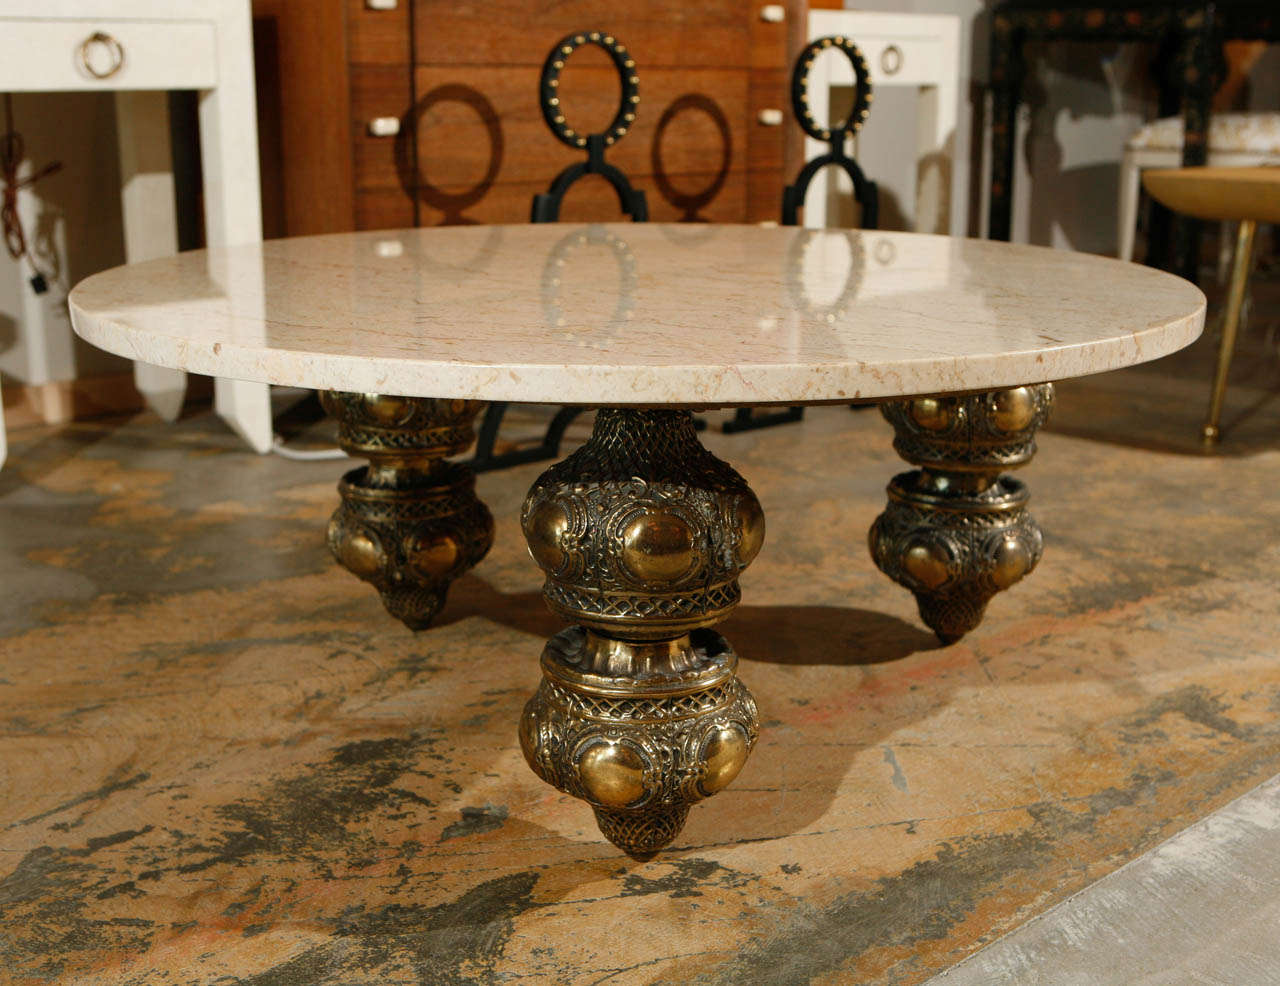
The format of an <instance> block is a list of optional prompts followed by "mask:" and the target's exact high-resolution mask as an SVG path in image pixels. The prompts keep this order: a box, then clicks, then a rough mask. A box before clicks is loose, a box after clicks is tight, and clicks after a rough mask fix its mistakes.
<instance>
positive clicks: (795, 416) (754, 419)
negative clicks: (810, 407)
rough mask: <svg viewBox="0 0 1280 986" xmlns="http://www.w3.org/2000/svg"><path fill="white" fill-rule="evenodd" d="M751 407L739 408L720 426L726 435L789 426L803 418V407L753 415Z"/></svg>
mask: <svg viewBox="0 0 1280 986" xmlns="http://www.w3.org/2000/svg"><path fill="white" fill-rule="evenodd" d="M756 410H758V409H757V408H753V407H740V408H738V410H737V411H735V412H734V415H733V417H732V418H730V419H729V420H728V421H726V422H725V423H724V425H723V426H722V427H723V429H724V433H725V434H726V435H732V434H734V433H735V432H739V431H755V430H756V429H757V428H772V427H773V426H774V425H785V424H790V423H791V422H793V421H799V420H800V419H801V418H803V417H804V408H803V407H789V408H787V409H786V410H785V411H771V412H766V413H763V414H755V413H754V412H755V411H756Z"/></svg>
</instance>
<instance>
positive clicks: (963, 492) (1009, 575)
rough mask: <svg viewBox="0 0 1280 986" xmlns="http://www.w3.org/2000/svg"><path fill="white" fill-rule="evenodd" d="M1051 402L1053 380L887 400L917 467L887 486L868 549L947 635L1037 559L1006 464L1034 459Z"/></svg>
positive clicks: (1022, 500) (1032, 527) (946, 639)
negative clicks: (981, 391)
mask: <svg viewBox="0 0 1280 986" xmlns="http://www.w3.org/2000/svg"><path fill="white" fill-rule="evenodd" d="M1052 406H1053V385H1052V384H1038V385H1036V386H1031V387H1015V388H1013V389H1010V390H998V391H991V392H989V393H985V394H974V395H971V396H967V397H918V398H911V399H908V400H901V401H888V402H886V403H884V404H882V405H881V411H882V412H883V413H884V416H885V417H886V418H887V419H888V420H889V422H890V423H891V424H892V425H893V427H894V430H895V431H896V433H897V437H896V439H895V440H894V443H893V444H894V448H895V449H897V451H898V454H899V455H901V456H902V457H903V458H904V459H906V460H907V461H908V462H911V463H913V464H914V465H918V466H920V467H921V468H920V469H916V470H913V471H911V472H905V473H901V474H899V475H897V476H895V477H894V478H893V481H892V482H891V483H890V484H889V489H888V493H889V505H888V507H886V509H885V511H884V513H882V514H881V515H880V516H879V517H877V518H876V521H875V523H874V524H873V525H872V527H871V531H870V534H869V537H868V540H869V544H870V548H871V557H872V558H873V559H874V560H875V563H876V566H877V567H878V568H879V569H880V570H881V571H882V572H884V573H885V574H886V575H887V576H889V578H891V579H893V580H894V581H895V582H897V583H898V584H899V585H902V586H905V587H906V588H908V589H910V590H911V591H912V592H913V593H914V594H915V597H916V602H917V603H918V605H919V607H920V617H921V619H923V620H924V622H925V623H926V624H927V625H928V626H929V627H930V628H931V629H932V630H933V631H934V632H935V633H936V634H937V635H938V637H939V638H940V639H941V640H942V641H943V643H951V642H953V641H956V640H959V639H960V638H961V637H963V636H964V635H965V634H966V633H968V632H969V631H970V630H972V629H974V628H975V627H976V626H977V625H978V624H979V623H980V622H981V621H982V616H983V613H984V612H985V611H986V608H987V603H988V602H990V601H991V599H992V597H993V596H995V594H996V593H997V592H999V591H1001V590H1002V589H1007V588H1009V587H1010V586H1011V585H1013V584H1014V583H1015V582H1017V581H1019V580H1020V579H1022V578H1023V577H1024V576H1026V575H1027V574H1028V573H1029V572H1030V571H1031V570H1032V569H1034V568H1035V566H1036V563H1037V562H1038V561H1039V560H1040V555H1041V553H1042V551H1043V538H1042V536H1041V533H1040V528H1039V526H1037V524H1036V522H1035V520H1034V519H1033V518H1032V517H1031V515H1030V514H1029V513H1028V512H1027V509H1026V504H1027V500H1028V497H1029V494H1028V492H1027V488H1026V486H1025V485H1023V484H1022V483H1021V482H1019V481H1018V480H1016V479H1014V478H1012V477H1011V476H1002V475H1000V470H1001V469H1009V468H1016V467H1017V466H1021V465H1024V464H1026V463H1027V462H1029V461H1030V460H1031V457H1032V456H1033V455H1034V454H1035V434H1036V430H1037V429H1038V428H1039V427H1040V426H1041V425H1042V424H1044V422H1045V421H1046V420H1047V419H1048V416H1049V411H1050V409H1051V408H1052Z"/></svg>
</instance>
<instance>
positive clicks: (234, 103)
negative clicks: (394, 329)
mask: <svg viewBox="0 0 1280 986" xmlns="http://www.w3.org/2000/svg"><path fill="white" fill-rule="evenodd" d="M252 45H253V42H252V33H251V22H250V10H249V3H248V0H205V2H202V3H187V4H174V3H172V2H171V0H10V2H8V3H6V4H5V5H4V8H3V12H2V13H0V92H66V91H96V90H107V91H112V92H114V93H115V97H116V119H117V126H118V128H119V136H120V172H121V181H122V189H121V198H122V205H123V217H124V234H125V257H126V259H127V260H128V261H129V262H130V263H134V262H137V261H142V260H150V259H153V258H156V257H161V256H166V255H168V254H172V253H176V252H177V247H178V243H177V221H176V217H175V210H174V195H173V175H172V173H171V170H170V169H171V158H170V146H169V129H168V113H167V108H166V102H165V91H166V90H170V89H195V90H197V91H199V93H200V110H199V113H200V152H201V161H202V165H203V172H204V202H205V231H206V238H207V239H208V242H209V245H210V246H211V247H219V246H225V245H229V244H235V243H251V242H257V241H260V240H261V239H262V208H261V203H260V198H259V191H258V142H257V110H256V104H255V96H254V85H253V77H254V76H253V46H252ZM134 380H135V383H136V385H137V387H138V390H139V391H141V392H142V394H143V396H144V398H145V399H146V402H147V405H148V406H149V407H151V408H152V409H153V410H154V411H155V412H156V413H157V414H159V415H160V416H161V417H162V418H164V419H165V420H170V421H171V420H173V419H174V418H176V417H177V415H178V412H179V411H180V410H181V407H182V401H183V397H184V395H185V391H186V374H185V373H184V372H183V371H181V370H175V369H168V368H164V367H159V366H153V365H150V364H147V363H142V362H137V361H135V363H134ZM214 388H215V389H214V403H215V407H216V408H217V412H218V414H219V415H221V416H222V417H223V418H224V419H225V420H226V421H227V423H228V424H229V425H230V426H231V427H232V428H233V429H234V430H235V431H236V432H237V433H238V434H239V435H240V436H241V437H242V438H244V440H245V441H246V442H248V444H249V445H250V446H252V447H253V448H254V449H255V450H256V451H258V452H266V451H269V450H270V448H271V441H272V431H271V402H270V389H269V387H267V386H266V385H265V384H261V383H251V382H247V381H243V380H230V379H223V378H217V379H216V381H215V384H214ZM4 453H5V439H4V422H3V417H0V464H3V462H4Z"/></svg>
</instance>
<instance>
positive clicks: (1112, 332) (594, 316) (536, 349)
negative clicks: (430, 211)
mask: <svg viewBox="0 0 1280 986" xmlns="http://www.w3.org/2000/svg"><path fill="white" fill-rule="evenodd" d="M70 305H71V317H72V322H73V324H74V326H75V330H76V332H77V333H79V334H80V335H81V336H83V337H84V338H85V339H87V340H88V341H89V342H92V343H94V344H96V345H98V346H100V347H102V348H103V349H107V350H110V351H111V352H115V353H119V354H121V355H123V356H128V357H130V358H133V359H139V360H143V361H145V362H148V363H156V364H159V365H161V366H171V367H177V368H180V369H184V370H190V371H193V372H196V373H207V374H213V375H217V376H223V377H236V378H241V379H245V380H257V381H265V382H268V383H276V384H290V385H295V386H303V387H313V388H317V389H334V390H350V391H360V392H370V393H385V394H397V395H401V396H417V397H455V398H475V399H482V400H502V401H531V402H554V403H569V404H575V403H581V404H613V405H626V404H676V403H678V404H688V405H717V404H767V403H784V404H802V403H817V402H822V401H851V400H856V399H866V398H877V397H889V396H903V395H908V394H922V393H940V392H949V391H961V390H985V389H991V388H995V387H1001V386H1014V385H1018V384H1025V383H1038V382H1041V381H1046V380H1057V379H1061V378H1064V377H1072V376H1079V375H1082V374H1087V373H1097V372H1100V371H1103V370H1110V369H1114V368H1116V367H1121V366H1127V365H1129V364H1132V363H1140V362H1143V361H1145V360H1150V359H1155V358H1156V357H1158V356H1163V355H1165V354H1166V353H1170V352H1173V351H1174V350H1176V349H1180V348H1181V347H1183V346H1185V345H1187V344H1188V343H1189V342H1191V341H1192V340H1193V339H1195V338H1196V336H1198V335H1199V334H1200V331H1201V328H1202V327H1203V324H1204V310H1205V300H1204V295H1202V294H1201V293H1200V291H1199V290H1198V289H1196V288H1195V287H1194V286H1193V285H1191V284H1190V283H1188V282H1187V281H1184V280H1181V279H1179V278H1176V277H1174V276H1172V275H1170V274H1165V273H1162V272H1160V271H1156V270H1153V269H1151V268H1147V267H1140V266H1137V265H1135V264H1130V263H1124V262H1121V261H1118V260H1110V259H1106V258H1102V257H1096V256H1091V255H1087V254H1080V253H1069V252H1066V251H1061V250H1050V249H1046V248H1041V247H1027V246H1017V245H1012V244H1008V243H996V242H991V241H984V240H968V239H951V238H947V237H939V236H924V235H918V234H911V233H880V232H872V231H856V230H805V229H796V228H763V227H759V226H729V225H665V224H627V223H623V224H609V225H592V226H573V225H568V224H548V225H537V226H533V225H522V226H455V227H448V228H441V227H436V228H430V229H411V230H400V231H394V232H371V233H346V234H336V235H331V236H317V237H305V238H299V239H290V240H274V241H268V242H265V243H255V244H251V245H245V246H240V247H230V248H226V249H220V250H211V251H193V252H190V253H184V254H180V255H178V256H176V257H167V258H165V259H162V260H154V261H150V262H148V263H141V264H132V265H129V266H127V267H119V268H116V269H115V270H110V271H105V272H103V273H101V274H95V275H94V276H92V277H90V278H88V279H87V280H85V281H83V282H81V283H80V284H79V285H78V286H77V287H76V288H75V290H74V291H72V292H71V298H70Z"/></svg>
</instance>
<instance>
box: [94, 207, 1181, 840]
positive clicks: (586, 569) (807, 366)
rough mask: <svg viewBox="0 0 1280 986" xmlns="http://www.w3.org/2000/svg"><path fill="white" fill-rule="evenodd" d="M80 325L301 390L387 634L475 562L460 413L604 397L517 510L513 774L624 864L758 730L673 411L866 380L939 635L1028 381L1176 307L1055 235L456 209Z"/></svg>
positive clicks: (1028, 426)
mask: <svg viewBox="0 0 1280 986" xmlns="http://www.w3.org/2000/svg"><path fill="white" fill-rule="evenodd" d="M70 302H71V314H72V321H73V324H74V326H75V329H76V331H77V332H78V333H79V334H80V335H81V336H83V337H84V338H85V339H87V340H89V341H90V342H93V343H95V344H97V345H98V346H101V347H102V348H104V349H108V350H110V351H112V352H116V353H119V354H121V355H124V356H128V357H131V358H134V359H139V360H142V361H144V362H147V363H153V364H158V365H160V366H170V367H176V368H179V369H183V370H188V371H191V372H196V373H207V374H213V375H217V376H221V377H232V378H241V379H245V380H254V381H265V382H268V383H276V384H288V385H294V386H302V387H311V388H315V389H317V390H320V391H322V392H324V396H323V400H324V403H325V406H326V407H327V408H328V409H329V411H330V412H331V413H333V414H334V415H335V416H336V417H337V419H338V422H339V427H340V438H341V441H342V444H343V445H344V447H345V448H347V449H348V451H350V452H352V453H353V454H356V455H359V456H361V457H364V458H367V459H368V460H369V462H370V464H369V465H368V466H367V467H364V468H361V469H356V470H353V471H352V472H350V473H348V474H347V475H346V476H345V477H344V479H343V480H342V483H341V484H340V491H341V495H342V504H341V506H340V507H339V508H338V511H337V512H336V513H335V515H334V517H333V520H332V521H331V522H330V526H329V543H330V547H331V548H332V549H333V552H334V554H335V555H336V556H337V557H338V559H339V560H340V561H341V562H342V563H343V564H344V565H345V566H346V567H347V568H349V569H350V570H351V571H353V572H354V573H355V574H356V575H358V576H360V577H361V578H363V579H365V580H367V581H369V582H371V583H373V584H374V585H375V586H376V587H377V588H378V589H379V591H380V592H381V593H382V595H383V599H384V601H385V602H386V605H387V608H388V609H389V610H390V611H391V612H392V613H393V614H395V615H396V616H398V617H400V618H401V619H403V620H405V622H406V623H408V624H409V625H410V626H413V627H415V628H417V627H422V626H425V625H426V624H427V623H429V622H430V619H431V617H432V616H433V615H434V614H435V612H436V611H437V610H438V609H439V607H440V605H441V604H442V602H443V600H444V596H445V592H446V591H447V589H448V586H449V583H450V582H451V581H452V580H453V579H455V578H456V577H457V576H458V575H460V574H461V573H462V572H464V571H466V570H467V569H468V568H470V567H471V566H472V565H474V564H475V563H476V562H477V561H479V560H480V559H481V558H482V557H483V556H484V554H485V552H486V551H487V550H488V548H489V545H490V544H491V541H492V536H493V535H492V532H493V525H492V518H491V517H490V515H489V512H488V510H487V509H486V508H485V507H484V505H483V504H482V503H481V502H480V501H479V499H477V497H476V494H475V487H474V478H473V476H472V475H471V474H470V471H469V470H468V469H467V468H466V467H465V466H463V465H460V464H458V463H454V462H449V461H447V457H448V456H450V455H453V454H457V453H459V452H462V451H463V450H465V449H466V447H467V446H468V445H469V444H470V442H471V441H472V438H473V422H474V419H475V416H476V414H477V412H478V411H479V409H480V406H481V404H480V402H483V401H527V402H537V403H557V404H583V405H591V406H596V407H599V408H600V411H599V413H598V414H597V416H596V422H595V429H594V432H593V434H592V436H591V438H590V440H589V441H588V442H587V443H586V444H585V445H583V446H582V447H581V448H580V449H578V450H577V451H576V452H574V453H573V454H572V455H570V456H568V457H567V458H566V459H564V460H563V461H562V462H560V463H558V464H556V465H554V466H552V467H551V468H550V469H548V470H547V471H546V472H545V473H543V475H542V476H541V477H540V478H539V479H538V480H537V481H536V482H535V483H534V485H533V488H532V490H531V491H530V493H529V496H528V498H527V499H526V501H525V504H524V509H523V512H522V517H521V519H522V523H523V527H524V532H525V536H526V538H527V539H528V543H529V551H530V554H531V555H532V556H533V559H534V561H536V562H537V564H538V565H539V566H540V567H541V568H542V569H543V570H544V572H545V573H546V583H545V587H544V590H543V591H544V596H545V599H546V601H547V604H548V605H549V606H550V608H551V609H552V610H553V611H554V612H555V613H557V614H559V615H560V616H562V617H563V618H564V619H565V620H566V622H568V623H570V624H571V626H570V628H569V629H566V630H564V631H562V632H561V633H559V634H557V635H556V636H554V637H553V638H551V640H550V641H549V642H548V644H547V646H546V648H545V650H544V651H543V655H542V672H543V681H542V684H541V686H540V688H539V690H538V692H537V694H536V695H535V696H534V697H533V698H532V699H531V700H530V701H529V704H528V706H527V707H526V709H525V712H524V715H523V718H522V721H521V723H520V742H521V745H522V747H523V749H524V752H525V756H526V757H527V759H528V761H529V763H530V765H531V766H532V767H533V769H534V770H535V771H536V772H537V773H538V774H539V775H540V776H542V777H543V778H544V779H546V780H547V781H549V782H550V783H552V784H554V785H555V786H557V787H558V788H560V789H562V790H564V791H567V792H569V793H570V794H573V795H575V796H577V797H579V798H582V799H583V800H585V801H587V802H588V803H590V804H591V805H592V807H593V808H594V809H595V813H596V818H597V820H598V822H599V824H600V827H601V829H602V831H603V832H604V834H605V835H606V836H607V837H608V838H609V839H610V840H612V841H613V842H614V843H615V844H617V845H618V846H619V847H621V848H622V849H623V850H625V851H626V852H628V853H631V854H633V855H637V856H645V855H649V854H652V853H654V852H656V851H657V850H658V849H660V848H661V847H662V846H664V845H666V844H667V843H669V842H670V841H671V840H672V839H673V838H674V837H675V836H676V834H677V833H678V832H679V830H680V828H681V826H682V825H683V823H684V819H685V817H686V816H687V814H688V811H689V806H690V805H691V804H693V803H694V802H697V801H699V800H701V799H703V798H705V797H707V796H708V795H711V794H714V793H715V792H717V791H719V790H721V789H722V788H724V787H725V786H726V785H727V784H729V783H730V782H731V781H732V780H733V778H734V777H735V776H736V775H737V774H738V772H739V770H740V769H741V768H742V765H743V763H744V762H745V760H746V757H747V755H748V753H749V752H750V751H751V748H752V746H753V745H754V743H755V740H756V735H757V728H758V727H757V716H756V708H755V704H754V702H753V700H752V698H751V695H750V693H749V692H748V691H747V689H746V688H745V687H744V686H743V685H742V683H741V682H740V681H739V680H738V678H737V676H736V673H735V668H736V664H737V659H736V657H735V655H734V652H733V650H732V648H731V647H730V646H729V644H728V642H727V641H726V640H725V639H724V638H723V637H722V636H720V635H719V634H718V633H716V632H715V631H714V630H713V629H712V627H713V626H714V625H715V624H716V623H718V622H720V621H721V620H723V619H724V618H725V616H727V615H728V614H729V612H730V611H731V610H732V609H733V608H734V606H735V605H737V603H738V599H739V590H738V575H739V573H740V572H741V571H742V570H743V569H744V568H745V567H746V566H747V565H749V564H750V563H751V561H752V559H754V558H755V556H756V554H757V552H759V550H760V548H761V545H762V544H763V541H764V516H763V513H762V511H761V509H760V504H759V503H758V502H757V500H756V498H755V496H754V494H753V493H752V492H751V490H750V489H749V488H748V486H747V483H746V481H745V480H744V479H743V478H742V477H741V476H740V475H738V473H736V472H735V471H734V470H733V469H732V468H731V467H730V466H729V465H728V464H726V463H725V462H722V461H721V460H719V459H717V458H716V457H715V456H713V455H711V454H710V453H709V452H708V451H706V449H704V448H703V447H702V445H701V444H700V443H699V441H698V438H697V435H696V433H695V431H694V424H693V418H692V414H691V410H692V409H696V408H706V407H720V406H734V405H738V406H741V405H762V404H781V405H798V404H822V403H842V404H847V403H850V402H855V401H866V400H879V401H881V407H882V410H883V412H884V414H885V416H886V417H887V418H888V419H889V420H890V421H891V422H892V424H893V426H894V428H895V430H896V434H897V438H896V441H895V447H896V449H897V450H898V452H899V453H900V454H901V455H902V456H903V457H904V458H905V459H907V460H908V461H909V462H910V463H912V464H913V465H915V466H917V468H916V469H914V470H912V471H909V472H905V473H902V474H901V475H899V476H897V477H895V478H894V479H893V481H892V482H891V483H890V486H889V504H888V507H887V508H886V510H885V512H884V513H883V514H881V516H880V517H879V518H878V519H877V520H876V522H875V525H874V526H873V528H872V531H871V535H870V543H871V551H872V555H873V557H874V559H875V562H876V564H877V565H878V566H879V567H880V568H881V569H883V570H884V571H885V572H886V573H887V574H888V575H889V576H890V577H891V578H893V579H895V580H896V581H898V582H900V583H901V584H903V585H904V586H906V587H907V588H908V589H910V590H911V591H913V592H914V593H915V595H916V598H917V600H918V601H919V604H920V611H921V615H922V617H923V618H924V620H925V621H926V622H927V623H928V624H929V625H930V626H931V627H933V628H934V629H935V631H937V633H938V634H939V635H940V636H941V637H942V638H943V639H944V640H952V639H955V638H957V637H959V636H960V635H962V634H963V633H965V632H966V631H968V630H970V629H972V628H973V627H974V626H976V625H977V623H978V621H979V620H980V619H981V616H982V612H983V610H984V608H985V606H986V604H987V602H988V601H989V600H990V599H991V598H992V597H993V596H994V595H995V594H996V593H997V592H998V591H999V590H1001V589H1004V588H1007V587H1008V586H1010V585H1012V584H1013V583H1014V582H1016V581H1018V580H1019V579H1020V578H1022V577H1023V576H1024V575H1026V574H1027V573H1028V572H1029V571H1030V570H1031V569H1032V568H1033V567H1034V566H1035V564H1036V562H1037V561H1038V559H1039V557H1040V553H1041V536H1040V531H1039V529H1038V528H1037V527H1036V525H1035V523H1034V521H1033V520H1032V519H1031V517H1030V515H1029V514H1028V513H1027V510H1026V502H1027V490H1026V488H1025V486H1024V485H1023V484H1022V483H1020V482H1019V481H1018V480H1016V479H1013V478H1012V477H1010V476H1007V475H1004V474H1003V472H1002V471H1003V470H1004V469H1006V468H1009V467H1014V466H1018V465H1021V464H1023V463H1025V462H1027V461H1028V460H1029V459H1030V458H1031V456H1032V454H1033V453H1034V450H1035V433H1036V429H1037V428H1038V427H1039V426H1040V425H1041V424H1042V423H1043V422H1044V421H1045V419H1046V417H1047V415H1048V413H1049V409H1050V406H1051V404H1052V400H1053V389H1052V385H1051V384H1050V383H1048V382H1047V381H1051V380H1055V379H1060V378H1063V377H1071V376H1077V375H1082V374H1088V373H1096V372H1099V371H1103V370H1110V369H1114V368H1116V367H1121V366H1127V365H1129V364H1133V363H1139V362H1142V361H1144V360H1150V359H1155V358H1156V357H1158V356H1163V355H1165V354H1166V353H1170V352H1172V351H1174V350H1176V349H1179V348H1181V347H1182V346H1185V345H1186V344H1187V343H1189V342H1191V341H1192V340H1193V339H1194V338H1196V336H1198V335H1199V333H1200V331H1201V328H1202V326H1203V322H1204V306H1205V302H1204V296H1203V295H1202V294H1201V293H1200V292H1199V291H1198V290H1197V289H1196V288H1195V287H1194V286H1192V285H1191V284H1189V283H1187V282H1186V281H1183V280H1180V279H1178V278H1175V277H1173V276H1171V275H1168V274H1164V273H1161V272H1158V271H1155V270H1151V269H1149V268H1145V267H1139V266H1136V265H1133V264H1128V263H1121V262H1119V261H1114V260H1107V259H1103V258H1100V257H1094V256H1088V255H1084V254H1076V253H1066V252H1062V251H1054V250H1048V249H1042V248H1036V247H1022V246H1014V245H1010V244H1007V243H996V242H989V241H980V240H960V239H949V238H945V237H934V236H921V235H913V234H901V233H874V232H858V231H844V230H831V231H826V230H822V231H818V230H801V229H795V228H774V229H766V228H760V227H755V226H713V225H657V224H653V225H630V224H625V225H606V226H582V227H570V226H565V225H538V226H489V227H451V228H447V229H443V228H436V229H415V230H406V231H398V232H379V233H357V234H342V235H335V236H322V237H310V238H304V239H295V240H277V241H268V242H266V243H260V244H253V245H248V246H243V247H233V248H228V249H222V250H217V251H209V252H205V251H197V252H192V253H185V254H181V255H179V256H177V257H170V258H166V259H163V260H155V261H151V262H148V263H142V264H135V265H131V266H128V267H122V268H118V269H116V270H112V271H107V272H105V273H102V274H97V275H95V276H93V277H90V278H89V279H88V280H86V281H84V282H82V283H81V284H80V285H79V286H78V287H76V289H75V290H74V291H73V292H72V294H71V299H70Z"/></svg>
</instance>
